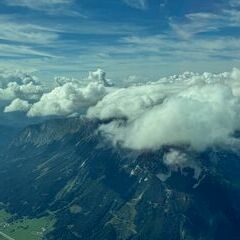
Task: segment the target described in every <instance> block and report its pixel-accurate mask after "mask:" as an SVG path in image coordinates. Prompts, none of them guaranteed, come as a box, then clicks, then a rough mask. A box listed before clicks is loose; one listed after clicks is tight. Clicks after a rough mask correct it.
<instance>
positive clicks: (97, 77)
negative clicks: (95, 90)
mask: <svg viewBox="0 0 240 240" xmlns="http://www.w3.org/2000/svg"><path fill="white" fill-rule="evenodd" d="M88 80H89V81H94V82H99V83H101V84H103V85H104V86H106V87H109V86H112V82H111V80H110V79H107V78H106V72H104V71H103V70H102V69H100V68H98V69H97V70H96V71H94V72H89V75H88Z"/></svg>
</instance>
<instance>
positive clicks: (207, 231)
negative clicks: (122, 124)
mask: <svg viewBox="0 0 240 240" xmlns="http://www.w3.org/2000/svg"><path fill="white" fill-rule="evenodd" d="M98 124H99V122H98V121H94V120H87V119H84V118H71V119H57V120H50V121H47V122H44V123H41V124H38V125H31V126H29V127H27V128H25V129H24V130H23V131H22V132H21V133H20V134H19V135H18V136H17V137H15V138H14V140H13V141H12V142H11V144H9V147H8V149H7V153H6V154H5V155H4V157H3V158H2V159H1V162H0V179H1V181H0V192H1V194H0V202H3V203H4V204H5V206H6V208H7V210H8V211H10V212H11V213H14V214H17V216H19V217H21V216H28V217H32V218H34V217H40V216H44V215H47V214H52V215H54V216H55V218H56V223H55V226H54V229H53V231H51V232H50V233H49V234H48V235H47V238H46V239H49V240H60V239H64V240H77V239H82V240H96V239H98V240H115V239H119V240H140V239H141V240H162V239H164V240H166V239H167V240H203V239H204V240H226V239H228V240H238V239H240V228H239V226H240V205H239V203H240V175H239V172H240V159H239V156H240V150H239V151H236V150H229V149H227V150H226V149H216V148H215V149H214V150H213V149H208V150H207V151H205V152H204V153H201V154H200V153H194V152H188V153H187V154H189V155H191V157H192V158H194V159H196V162H197V164H198V166H197V168H198V169H201V170H200V171H199V172H198V174H197V176H194V166H186V167H184V168H181V169H180V168H175V169H173V170H172V171H170V170H169V168H168V167H167V166H166V165H165V164H164V163H163V155H164V153H165V152H167V151H169V148H170V147H164V148H162V149H159V150H158V151H154V152H152V151H130V150H124V149H121V148H120V147H113V146H112V144H111V143H108V142H107V141H104V140H103V138H102V136H101V135H99V133H98V132H97V131H96V130H97V127H98ZM195 171H196V169H195ZM195 175H196V174H195Z"/></svg>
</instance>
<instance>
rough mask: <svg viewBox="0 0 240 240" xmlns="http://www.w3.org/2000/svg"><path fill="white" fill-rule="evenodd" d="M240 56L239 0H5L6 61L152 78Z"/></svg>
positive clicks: (215, 66) (1, 27) (0, 5)
mask: <svg viewBox="0 0 240 240" xmlns="http://www.w3.org/2000/svg"><path fill="white" fill-rule="evenodd" d="M239 58H240V1H239V0H211V1H209V0H101V1H100V0H38V1H36V0H0V68H1V69H3V68H4V69H12V70H13V69H22V70H27V71H37V72H38V74H39V75H40V76H41V75H42V76H45V77H46V79H50V78H51V77H52V76H55V75H60V76H73V77H75V76H82V75H85V74H86V72H88V71H91V70H94V69H96V68H102V69H104V70H106V71H107V72H108V76H109V77H110V78H114V79H124V78H125V79H127V78H131V76H133V77H135V76H136V77H139V79H147V80H148V79H149V80H151V79H153V78H158V77H162V76H165V75H172V74H177V73H182V72H184V71H194V72H205V71H208V72H223V71H230V70H231V69H232V68H233V67H240V64H239Z"/></svg>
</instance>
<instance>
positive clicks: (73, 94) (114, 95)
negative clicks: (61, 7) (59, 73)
mask: <svg viewBox="0 0 240 240" xmlns="http://www.w3.org/2000/svg"><path fill="white" fill-rule="evenodd" d="M0 77H1V79H3V81H2V84H1V88H0V99H2V100H4V101H6V100H8V104H7V105H6V106H5V109H4V111H5V112H12V111H23V112H27V113H26V114H27V116H28V117H41V116H71V115H76V114H77V115H85V114H86V116H87V117H88V118H97V119H100V120H108V122H109V123H108V124H106V123H104V124H102V125H101V126H100V127H99V131H100V132H101V133H102V134H103V136H105V137H106V138H107V139H110V140H111V141H112V142H113V144H120V145H121V146H123V147H126V148H131V149H136V150H142V149H154V150H155V149H159V148H160V147H162V146H164V145H168V146H169V145H170V146H173V147H174V146H179V145H185V146H189V147H191V148H192V149H195V150H197V151H202V150H204V149H206V148H207V147H209V146H213V145H216V144H223V143H225V142H226V141H228V140H229V139H231V138H233V135H234V133H235V131H237V130H240V83H239V80H240V71H239V70H238V69H233V70H232V72H226V73H220V74H211V73H203V74H197V73H191V72H185V73H184V74H182V75H174V76H170V77H166V78H162V79H160V80H159V81H156V82H148V83H146V84H140V85H132V84H130V85H129V86H127V87H117V86H113V85H112V83H111V81H110V80H109V79H107V78H106V73H105V72H104V71H103V70H101V69H98V70H97V71H95V72H90V73H89V76H88V77H87V78H86V79H84V81H83V80H77V79H69V78H57V79H56V85H55V86H53V87H52V88H50V89H45V88H44V87H43V86H42V85H41V83H40V82H38V81H36V80H35V78H34V77H31V76H30V75H28V74H24V73H19V72H18V73H15V74H12V75H11V74H10V73H6V72H3V73H2V74H1V75H0ZM10 79H11V80H12V81H10V82H9V80H10ZM86 81H87V84H86V85H83V82H86ZM104 122H106V121H104ZM170 156H171V155H170Z"/></svg>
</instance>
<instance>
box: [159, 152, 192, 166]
mask: <svg viewBox="0 0 240 240" xmlns="http://www.w3.org/2000/svg"><path fill="white" fill-rule="evenodd" d="M187 161H188V159H187V155H186V154H184V153H181V152H179V151H177V150H174V149H171V150H170V152H168V153H166V154H165V155H164V157H163V162H164V163H165V164H166V165H169V166H172V165H173V166H174V165H183V164H185V163H186V162H187Z"/></svg>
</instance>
